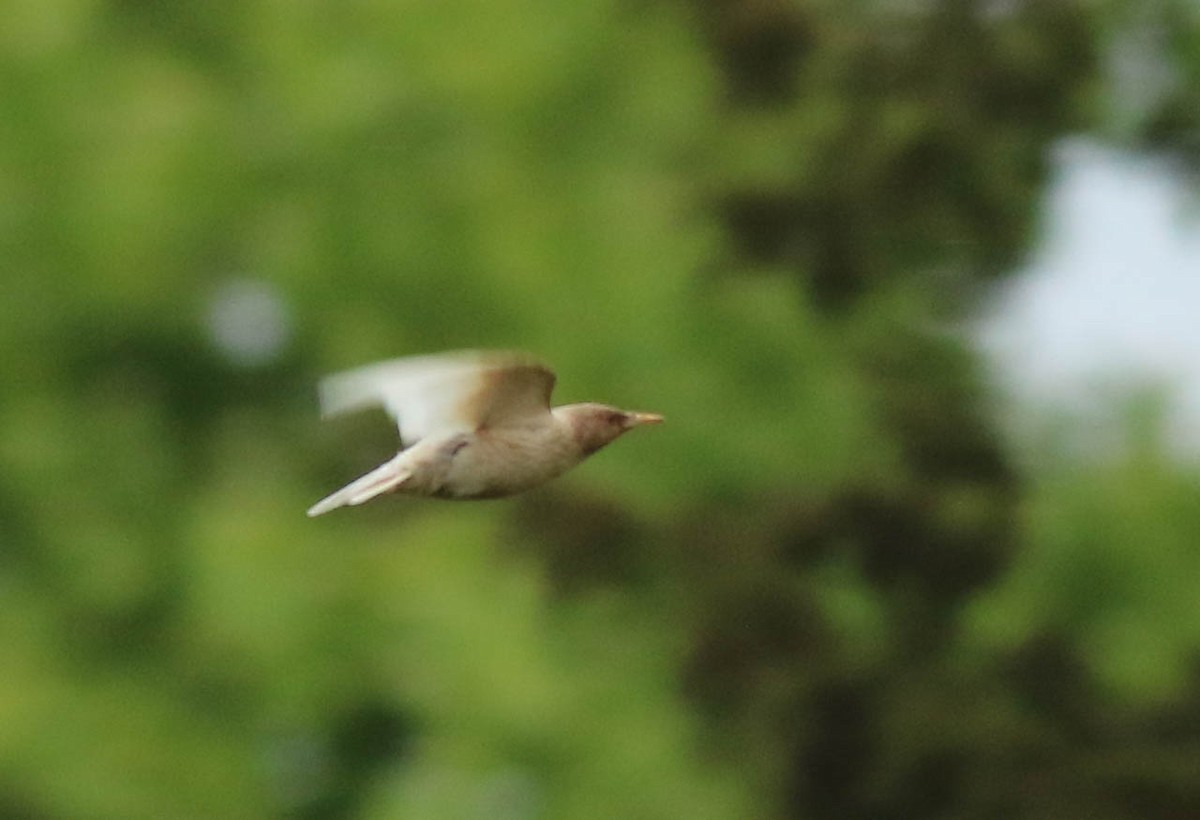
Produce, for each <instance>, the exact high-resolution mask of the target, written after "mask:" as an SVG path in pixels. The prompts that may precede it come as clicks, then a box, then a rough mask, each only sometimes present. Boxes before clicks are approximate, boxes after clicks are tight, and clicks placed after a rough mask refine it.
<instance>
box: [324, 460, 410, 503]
mask: <svg viewBox="0 0 1200 820" xmlns="http://www.w3.org/2000/svg"><path fill="white" fill-rule="evenodd" d="M411 476H412V470H411V469H409V467H407V466H406V465H404V464H402V463H400V459H399V457H397V458H393V459H392V460H391V461H389V462H387V463H386V464H381V465H379V466H378V467H376V468H375V469H374V470H372V471H371V472H369V473H367V474H366V475H364V476H362V477H361V478H356V479H355V480H354V481H351V482H350V483H349V484H347V485H346V486H345V487H342V489H340V490H338V491H337V492H335V493H332V494H331V495H328V496H326V497H325V498H322V499H321V500H320V501H318V502H317V503H316V504H313V505H312V506H311V507H309V508H308V517H309V518H314V517H316V516H318V515H321V514H323V513H327V512H329V511H330V510H336V509H337V508H338V507H345V506H353V505H355V504H361V503H363V502H364V501H370V500H371V499H372V498H374V497H375V496H377V495H382V494H383V493H386V492H390V491H391V490H394V489H396V488H397V487H399V486H400V485H401V484H403V483H404V482H405V481H407V480H408V479H409V478H410V477H411Z"/></svg>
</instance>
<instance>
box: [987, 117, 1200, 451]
mask: <svg viewBox="0 0 1200 820" xmlns="http://www.w3.org/2000/svg"><path fill="white" fill-rule="evenodd" d="M1056 167H1057V170H1056V179H1055V180H1054V182H1053V183H1052V185H1051V187H1050V190H1049V193H1048V198H1047V202H1046V208H1047V211H1046V217H1045V222H1044V226H1045V228H1044V236H1043V240H1042V244H1041V247H1040V249H1039V250H1038V251H1037V253H1036V254H1035V255H1034V257H1033V261H1032V263H1031V264H1030V265H1029V267H1028V268H1027V269H1026V270H1025V271H1023V272H1021V273H1019V274H1018V275H1017V276H1016V277H1015V278H1014V279H1013V281H1012V282H1011V283H1010V285H1009V286H1008V287H1007V288H1006V289H1005V290H1004V291H1003V292H1002V293H1001V295H1000V297H999V298H998V299H997V301H996V303H995V305H994V306H993V309H992V310H991V311H990V313H989V314H988V315H987V316H986V317H985V320H984V321H983V323H982V326H981V328H980V334H979V337H980V339H981V341H982V343H983V347H984V350H985V351H986V352H987V353H988V355H989V356H990V358H991V360H992V362H993V366H994V370H995V373H996V375H997V376H998V379H999V381H1000V382H1001V384H1002V385H1003V386H1004V388H1005V389H1006V390H1007V391H1008V392H1009V393H1010V394H1011V395H1012V396H1013V397H1014V399H1015V400H1016V402H1017V405H1018V407H1019V408H1020V410H1021V412H1022V414H1025V415H1028V414H1032V415H1034V416H1036V415H1038V414H1039V413H1045V412H1046V411H1053V412H1062V411H1065V412H1066V413H1067V414H1068V416H1073V417H1078V418H1080V419H1082V420H1085V421H1097V420H1102V419H1104V418H1111V417H1112V416H1113V415H1114V413H1115V412H1116V410H1117V408H1116V407H1114V406H1113V405H1114V404H1115V403H1116V402H1117V401H1118V399H1119V398H1120V396H1121V393H1122V392H1124V393H1126V394H1128V393H1132V392H1134V391H1137V390H1139V389H1144V388H1147V387H1162V388H1165V389H1167V390H1168V391H1169V395H1170V396H1171V399H1170V404H1169V405H1168V406H1169V410H1168V424H1169V433H1170V436H1171V439H1172V441H1174V442H1175V443H1177V444H1181V445H1185V446H1187V448H1188V450H1189V451H1190V452H1191V453H1192V454H1200V220H1198V219H1197V210H1196V205H1197V202H1196V200H1195V197H1196V194H1197V192H1196V191H1195V190H1192V189H1190V188H1189V185H1188V182H1187V180H1186V179H1184V178H1183V177H1182V176H1181V175H1180V174H1179V172H1178V171H1177V170H1176V169H1174V168H1173V167H1172V165H1171V164H1170V163H1168V162H1167V161H1165V160H1159V159H1155V158H1149V157H1143V156H1139V155H1133V154H1129V153H1126V152H1121V151H1117V150H1112V149H1106V148H1103V147H1101V146H1099V145H1098V144H1096V143H1092V142H1087V141H1074V140H1073V141H1068V142H1066V143H1064V144H1063V145H1062V146H1061V147H1060V150H1059V152H1058V155H1057V157H1056Z"/></svg>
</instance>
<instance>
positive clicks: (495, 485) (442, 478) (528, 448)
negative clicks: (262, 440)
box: [308, 352, 662, 516]
mask: <svg viewBox="0 0 1200 820" xmlns="http://www.w3.org/2000/svg"><path fill="white" fill-rule="evenodd" d="M554 382H555V376H554V372H553V371H552V370H551V369H550V368H549V367H547V366H546V365H545V364H543V363H541V362H540V361H538V360H537V359H535V358H534V357H532V356H530V355H528V354H524V353H501V352H461V353H444V354H438V355H433V356H418V357H412V358H407V359H396V360H393V361H388V362H380V363H378V364H373V365H367V366H366V367H361V368H358V369H356V370H350V371H347V372H345V373H339V374H336V375H333V376H330V377H328V378H326V379H324V380H323V381H322V382H321V386H320V396H321V412H322V415H324V416H326V417H329V416H334V415H339V414H342V413H347V412H351V411H355V410H361V409H364V408H367V407H371V406H382V407H383V408H384V409H385V410H386V411H387V412H388V413H389V414H390V415H391V416H392V418H393V419H395V420H396V423H397V426H398V427H399V430H400V441H401V448H402V449H401V451H400V452H399V453H398V454H397V455H396V456H395V457H394V458H393V459H391V460H390V461H388V462H386V463H384V464H382V465H380V466H379V467H377V468H375V469H374V470H372V471H371V472H369V473H367V474H366V475H364V476H362V477H361V478H358V479H356V480H355V481H352V482H351V483H350V484H348V485H346V486H345V487H343V488H342V489H340V490H338V491H337V492H335V493H333V494H331V495H329V496H327V497H326V498H324V499H322V500H321V501H318V502H317V503H316V504H314V505H313V506H312V507H311V508H310V509H309V510H308V514H309V516H317V515H321V514H322V513H325V512H329V511H330V510H332V509H336V508H337V507H341V506H346V505H355V504H361V503H363V502H364V501H369V500H370V499H372V498H374V497H376V496H378V495H380V494H383V493H387V492H404V493H407V494H412V495H428V496H436V497H441V498H456V499H465V498H495V497H499V496H504V495H511V494H513V493H517V492H520V491H522V490H526V489H529V488H530V487H534V486H537V485H538V484H541V483H543V482H545V481H548V480H550V479H551V478H554V477H555V476H557V475H559V474H561V473H562V472H564V471H565V470H567V469H569V468H571V467H572V466H574V465H575V464H578V463H579V462H580V461H582V460H583V459H584V458H586V457H587V456H589V455H591V454H592V453H594V452H595V451H596V450H598V449H600V448H601V447H603V446H604V445H605V444H607V443H609V442H610V441H612V440H613V439H615V438H617V437H618V436H619V435H621V434H622V433H624V432H625V431H626V430H629V429H631V428H632V427H635V426H638V425H641V424H655V423H658V422H660V421H662V417H661V416H659V415H656V414H653V413H636V412H626V411H622V410H618V409H617V408H615V407H610V406H608V405H602V404H590V403H589V404H572V405H565V406H562V407H556V408H553V409H552V408H551V407H550V394H551V392H552V391H553V389H554Z"/></svg>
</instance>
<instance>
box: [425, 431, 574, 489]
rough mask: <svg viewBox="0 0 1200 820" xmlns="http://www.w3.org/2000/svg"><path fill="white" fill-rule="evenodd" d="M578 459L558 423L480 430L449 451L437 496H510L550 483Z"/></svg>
mask: <svg viewBox="0 0 1200 820" xmlns="http://www.w3.org/2000/svg"><path fill="white" fill-rule="evenodd" d="M582 457H583V456H582V453H581V452H580V451H579V448H578V447H577V446H576V445H575V443H574V440H573V439H572V438H570V437H569V436H567V435H565V434H564V433H563V432H562V431H561V430H559V429H558V428H557V427H546V428H513V429H503V430H481V431H479V432H477V433H476V434H475V435H474V436H472V437H471V439H470V441H469V442H468V444H467V445H466V446H464V447H460V448H459V449H458V451H457V452H456V453H455V454H454V456H453V459H452V462H451V465H450V468H449V470H448V471H447V474H446V477H445V480H444V482H443V483H442V486H441V487H440V488H439V489H438V491H437V493H436V495H438V496H440V497H444V498H462V499H467V498H481V499H482V498H499V497H502V496H506V495H512V494H513V493H519V492H521V491H522V490H527V489H530V488H531V487H536V486H537V485H539V484H542V483H543V482H546V481H549V480H550V479H552V478H554V477H555V476H557V475H559V474H561V473H562V472H564V471H565V470H567V469H569V468H570V467H572V466H574V465H575V464H577V463H578V462H579V461H580V460H581V459H582Z"/></svg>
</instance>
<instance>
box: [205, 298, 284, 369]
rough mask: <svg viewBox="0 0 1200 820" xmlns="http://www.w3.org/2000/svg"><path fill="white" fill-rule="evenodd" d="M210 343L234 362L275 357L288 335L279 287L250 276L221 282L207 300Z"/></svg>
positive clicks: (249, 363)
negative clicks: (249, 277)
mask: <svg viewBox="0 0 1200 820" xmlns="http://www.w3.org/2000/svg"><path fill="white" fill-rule="evenodd" d="M208 330H209V334H210V335H211V337H212V341H213V344H214V345H216V347H217V349H218V350H220V351H221V352H222V353H224V354H225V356H227V357H228V358H229V359H230V361H232V362H233V363H234V364H237V365H241V366H243V367H256V366H259V365H264V364H269V363H270V362H272V361H274V360H275V359H277V358H278V357H279V356H280V354H281V353H282V352H283V350H284V348H285V347H286V346H287V343H288V341H289V339H290V338H291V315H290V311H289V310H288V307H287V304H286V303H285V302H284V300H283V297H282V296H281V295H280V293H279V291H278V290H277V289H276V288H275V287H274V286H272V285H270V284H268V283H266V282H262V281H259V280H254V279H235V280H232V281H228V282H225V283H224V284H222V285H221V286H220V287H218V288H217V289H216V291H214V292H213V294H212V297H211V298H210V299H209V304H208Z"/></svg>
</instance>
